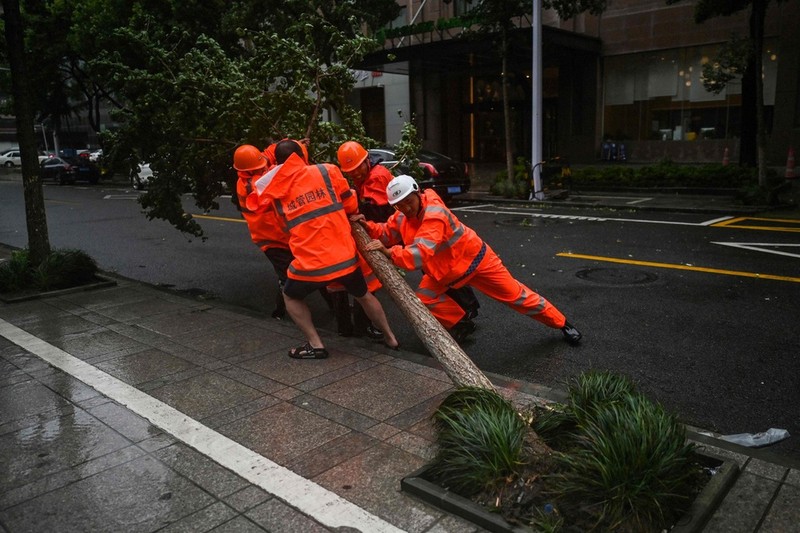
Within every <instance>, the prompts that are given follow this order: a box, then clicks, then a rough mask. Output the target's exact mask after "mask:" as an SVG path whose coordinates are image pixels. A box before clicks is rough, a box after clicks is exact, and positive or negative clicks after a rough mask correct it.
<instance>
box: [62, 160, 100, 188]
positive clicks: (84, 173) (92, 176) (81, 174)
mask: <svg viewBox="0 0 800 533" xmlns="http://www.w3.org/2000/svg"><path fill="white" fill-rule="evenodd" d="M65 159H68V160H69V161H70V162H71V163H72V167H73V169H74V170H75V179H76V180H82V181H88V182H89V183H91V184H95V183H97V182H98V181H100V177H101V172H100V167H99V166H97V163H94V162H92V161H90V160H89V158H88V157H81V156H78V157H75V158H65Z"/></svg>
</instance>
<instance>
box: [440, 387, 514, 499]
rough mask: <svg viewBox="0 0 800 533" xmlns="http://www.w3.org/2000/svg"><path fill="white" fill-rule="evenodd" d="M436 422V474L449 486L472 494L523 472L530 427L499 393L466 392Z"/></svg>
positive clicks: (443, 406) (455, 397) (444, 406)
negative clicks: (527, 431) (525, 442)
mask: <svg viewBox="0 0 800 533" xmlns="http://www.w3.org/2000/svg"><path fill="white" fill-rule="evenodd" d="M433 419H434V423H435V425H436V428H437V430H438V432H437V443H438V445H439V447H438V452H437V455H436V457H435V459H434V460H433V463H432V465H431V473H432V474H433V475H434V476H436V477H437V478H438V479H439V481H440V482H441V483H442V484H443V485H445V486H448V487H450V488H452V489H453V490H455V491H457V492H460V493H465V494H472V493H475V492H477V491H479V490H482V489H485V488H487V487H489V486H492V485H496V484H498V483H501V482H502V481H503V480H504V479H506V478H507V477H508V476H510V475H513V474H514V472H516V471H517V470H518V469H519V467H520V465H521V463H522V447H523V441H524V437H525V432H526V429H527V424H526V423H525V421H524V420H523V419H522V418H521V417H520V415H519V414H518V413H517V411H516V410H515V409H514V407H513V406H512V405H511V403H510V402H509V401H508V400H506V399H505V398H503V397H502V396H500V395H499V394H498V393H497V392H495V391H491V390H487V389H482V388H478V387H461V388H459V389H457V390H455V391H454V392H452V393H451V394H450V395H449V396H448V397H447V398H445V400H444V401H443V402H442V404H441V405H440V406H439V408H438V409H437V410H436V412H435V413H434V415H433Z"/></svg>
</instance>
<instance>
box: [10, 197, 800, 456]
mask: <svg viewBox="0 0 800 533" xmlns="http://www.w3.org/2000/svg"><path fill="white" fill-rule="evenodd" d="M137 195H138V193H136V192H134V191H128V190H125V189H119V188H104V187H96V188H89V187H62V188H59V187H56V186H53V187H47V188H46V193H45V196H46V198H47V209H48V220H49V231H50V235H51V241H52V243H53V245H54V246H56V247H79V248H82V249H85V250H86V251H87V252H89V253H90V254H91V255H92V256H93V257H95V258H96V259H97V260H98V262H99V263H100V265H101V267H102V268H104V269H108V270H114V271H117V272H118V273H120V274H122V275H125V276H128V277H132V278H135V279H140V280H143V281H147V282H150V283H156V284H162V285H172V286H174V287H175V288H177V289H181V290H187V291H190V292H194V293H197V294H201V295H205V296H206V297H217V298H219V299H221V300H223V301H225V302H228V303H232V304H235V305H242V306H245V307H250V308H254V309H259V310H261V311H264V312H265V313H266V312H267V311H269V309H270V307H269V305H268V303H267V302H271V301H272V298H273V297H274V295H275V287H274V284H273V281H274V274H272V272H271V270H270V267H269V264H268V263H267V262H266V261H265V260H264V258H263V257H262V256H261V254H260V253H259V252H258V250H256V249H255V247H253V246H252V245H251V244H250V243H249V239H248V237H247V233H246V229H245V227H244V225H243V223H241V222H239V221H238V220H237V217H236V215H235V212H234V211H233V210H232V208H231V206H230V205H228V204H227V201H226V200H225V199H223V200H222V201H221V203H222V204H223V209H222V210H221V211H220V212H219V213H214V214H213V215H212V216H211V217H210V218H205V219H201V222H202V224H203V226H204V228H205V229H206V231H207V232H208V234H209V240H208V241H206V242H201V241H199V240H197V239H193V240H189V239H187V238H185V237H183V236H181V235H180V234H179V233H178V232H176V231H175V230H172V229H171V228H170V227H169V226H168V225H167V224H165V223H163V222H159V221H154V222H147V221H146V220H145V218H144V217H143V216H142V215H141V214H140V213H139V212H138V211H139V209H138V206H137V204H135V202H134V199H135V198H136V196H137ZM0 198H2V203H3V210H2V213H0V242H5V243H7V244H11V245H16V246H24V244H25V242H26V238H25V229H24V216H21V211H20V207H19V206H20V205H21V187H19V186H17V187H16V188H15V187H14V185H12V184H9V183H7V182H0ZM187 206H188V204H187ZM189 207H190V206H189ZM456 212H457V213H458V215H459V217H460V218H461V219H462V220H463V221H464V222H466V223H467V224H469V225H470V226H472V227H473V228H475V229H476V230H477V231H478V233H479V234H480V235H482V236H483V237H484V238H485V239H486V240H487V241H488V242H489V243H490V244H491V245H492V246H493V247H494V248H495V249H496V250H497V251H498V252H499V253H500V255H501V257H502V258H503V260H504V262H505V263H506V264H507V266H508V267H509V269H510V270H511V271H512V272H513V273H514V274H515V275H516V276H517V277H518V278H519V279H521V280H523V281H524V282H526V283H528V284H529V285H530V286H531V287H532V288H535V289H536V290H538V291H539V292H540V293H541V294H543V295H544V296H545V297H547V298H549V299H550V300H551V301H552V302H553V303H554V304H555V305H556V306H558V307H559V308H561V309H562V310H563V311H564V312H565V313H566V314H567V315H568V316H569V317H570V318H571V320H573V321H574V322H575V324H576V325H578V326H579V327H580V328H581V329H582V330H583V332H584V334H585V336H586V339H585V342H584V344H583V345H582V346H581V347H579V348H577V349H576V348H570V347H569V346H567V345H566V344H565V343H563V342H562V341H561V340H560V336H559V334H558V333H556V332H551V331H549V330H547V329H546V328H544V327H542V326H540V325H538V324H536V323H533V322H531V321H530V320H528V319H525V318H524V317H522V316H519V315H516V314H515V313H513V312H511V311H510V310H508V309H506V308H504V307H502V306H500V305H498V304H496V303H495V302H493V301H491V300H489V299H487V298H482V300H481V301H482V305H483V307H482V308H481V316H480V318H479V319H478V324H479V330H478V333H477V334H476V336H475V339H474V340H473V341H472V342H469V343H467V344H465V350H466V351H467V353H468V354H469V355H470V356H471V357H472V358H473V359H474V360H475V361H476V363H477V364H478V366H479V367H480V368H481V369H483V370H484V371H487V372H494V373H498V374H501V375H505V376H509V377H515V378H519V379H523V380H526V381H531V382H535V383H541V384H544V385H548V386H559V385H561V384H563V383H564V381H565V380H567V379H568V378H569V377H570V376H574V375H575V374H577V373H578V372H580V371H583V370H586V369H589V368H599V369H610V370H613V371H618V372H623V373H625V374H628V375H630V376H631V377H633V378H634V379H635V380H636V381H637V383H639V385H640V387H641V388H642V389H643V390H644V391H645V392H647V393H649V394H650V395H652V396H654V397H656V398H657V399H659V400H661V401H662V402H663V403H664V404H665V405H666V406H667V407H669V408H671V409H674V410H676V411H677V412H678V413H679V414H680V415H681V417H682V418H683V419H684V420H685V421H687V422H689V423H691V424H694V425H697V426H699V427H703V428H708V429H714V430H717V431H719V432H721V433H743V432H757V431H763V430H765V429H767V428H769V427H777V428H784V429H788V430H789V431H790V433H791V434H792V435H800V420H798V415H797V409H796V406H797V404H798V400H800V397H798V396H800V392H798V391H800V383H798V379H799V378H798V375H800V374H799V373H798V365H799V364H800V363H798V359H797V354H798V351H800V343H798V336H797V334H796V333H795V332H794V331H793V328H794V326H793V324H794V323H795V322H796V318H794V317H797V316H798V311H800V283H798V273H800V269H799V268H798V262H799V261H800V257H798V256H799V255H800V250H798V248H797V247H798V245H800V235H798V232H797V225H796V223H795V225H794V226H792V225H791V224H790V223H782V222H766V221H762V220H758V219H757V217H756V218H750V219H744V220H741V219H737V218H734V217H726V216H724V215H708V214H690V213H675V214H668V213H641V212H631V211H617V210H608V209H592V210H590V209H586V208H582V209H547V210H546V211H544V210H533V209H530V208H526V209H523V208H520V207H518V206H498V205H491V204H484V205H481V204H464V205H462V206H460V207H457V208H456ZM755 274H759V275H758V276H757V277H756V276H755ZM408 279H409V282H411V283H413V282H414V281H416V279H418V277H417V275H416V274H409V276H408ZM317 300H319V299H316V298H315V301H314V302H312V303H313V304H314V306H315V307H314V309H315V317H316V318H317V321H318V323H319V324H320V325H321V326H323V327H329V328H332V327H333V321H332V319H331V317H330V315H329V314H328V313H327V311H326V310H325V309H324V308H323V307H322V305H321V301H317ZM384 302H385V303H386V307H387V309H388V311H389V313H390V316H391V317H392V319H393V321H394V323H395V324H397V330H398V334H399V336H400V337H401V338H402V339H403V344H404V346H405V348H406V349H409V350H416V351H420V352H423V351H424V347H423V345H422V343H421V342H420V341H419V340H418V339H416V338H415V337H414V333H413V331H412V330H411V328H410V326H408V324H407V323H406V321H405V319H404V318H403V317H401V316H400V315H399V313H398V311H397V310H396V309H395V308H394V306H393V305H392V304H391V303H390V302H388V300H387V299H386V298H385V297H384ZM797 440H798V439H797V438H796V437H793V438H791V439H789V440H787V441H784V442H783V443H780V444H778V445H776V446H775V447H774V450H775V451H776V452H779V453H785V454H787V455H792V456H795V457H800V445H798V443H797Z"/></svg>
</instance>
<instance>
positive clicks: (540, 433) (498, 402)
mask: <svg viewBox="0 0 800 533" xmlns="http://www.w3.org/2000/svg"><path fill="white" fill-rule="evenodd" d="M433 418H434V422H435V426H436V429H437V431H438V433H437V443H438V445H439V448H438V451H437V455H436V457H435V459H434V461H433V462H432V463H431V465H429V466H430V468H429V471H428V475H429V476H430V478H431V479H432V480H434V481H435V482H437V483H438V484H440V485H442V486H445V487H447V488H449V489H450V490H453V491H454V492H457V493H459V494H461V495H462V496H466V497H468V498H471V499H472V501H473V502H475V503H477V504H479V505H482V506H484V507H486V508H488V509H491V510H492V511H494V512H497V513H499V514H500V515H501V516H503V518H504V519H506V521H508V522H510V523H512V524H519V525H525V526H530V527H533V528H534V529H535V530H536V531H553V532H557V531H620V532H625V533H628V532H632V531H636V532H637V533H638V532H659V531H662V530H668V529H670V527H671V526H672V525H674V523H675V521H676V519H678V518H680V517H681V516H682V515H683V514H684V513H685V512H686V510H687V509H688V507H689V505H690V504H691V502H692V501H693V499H694V498H695V496H696V495H697V494H698V492H699V491H700V489H701V488H702V487H703V485H704V483H705V481H707V480H708V474H707V472H705V471H704V468H703V466H702V465H701V462H700V457H699V456H698V455H697V454H696V452H695V446H694V445H693V444H691V443H688V442H687V437H686V429H685V427H684V426H683V425H682V424H681V423H680V422H679V421H678V420H677V417H676V416H674V415H672V414H670V413H669V412H667V411H666V410H665V409H664V408H663V407H662V406H661V405H660V404H658V403H657V402H654V401H651V400H650V399H648V398H647V397H645V396H644V395H643V394H641V393H640V392H638V391H637V390H636V387H635V385H634V383H633V381H631V380H630V379H628V378H626V377H624V376H621V375H615V374H612V373H610V372H599V371H590V372H586V373H584V374H581V375H580V376H578V377H577V378H575V379H574V380H572V381H571V382H569V383H568V395H567V401H566V402H565V403H564V404H563V405H551V406H548V407H535V408H534V409H533V411H532V412H526V413H522V414H520V413H518V412H517V409H516V408H515V407H514V406H512V404H511V403H510V402H509V401H507V400H506V399H505V398H503V397H502V396H500V395H499V394H498V393H496V392H495V391H489V390H484V389H478V388H470V387H464V388H459V389H457V390H456V391H455V392H453V393H452V394H451V395H449V396H448V397H447V398H446V399H445V400H444V401H443V403H442V404H441V405H440V407H439V408H438V409H437V411H436V412H435V413H434V415H433Z"/></svg>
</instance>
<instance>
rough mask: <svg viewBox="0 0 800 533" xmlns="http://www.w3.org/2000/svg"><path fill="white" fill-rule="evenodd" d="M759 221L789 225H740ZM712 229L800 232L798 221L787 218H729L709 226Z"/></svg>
mask: <svg viewBox="0 0 800 533" xmlns="http://www.w3.org/2000/svg"><path fill="white" fill-rule="evenodd" d="M750 220H754V221H760V222H775V223H782V224H791V225H790V226H766V225H765V226H760V225H751V224H741V225H740V223H741V222H745V221H750ZM711 227H712V228H733V229H755V230H760V231H789V232H800V220H792V219H788V218H758V217H738V218H729V219H728V220H723V221H722V222H717V223H716V224H712V225H711Z"/></svg>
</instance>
